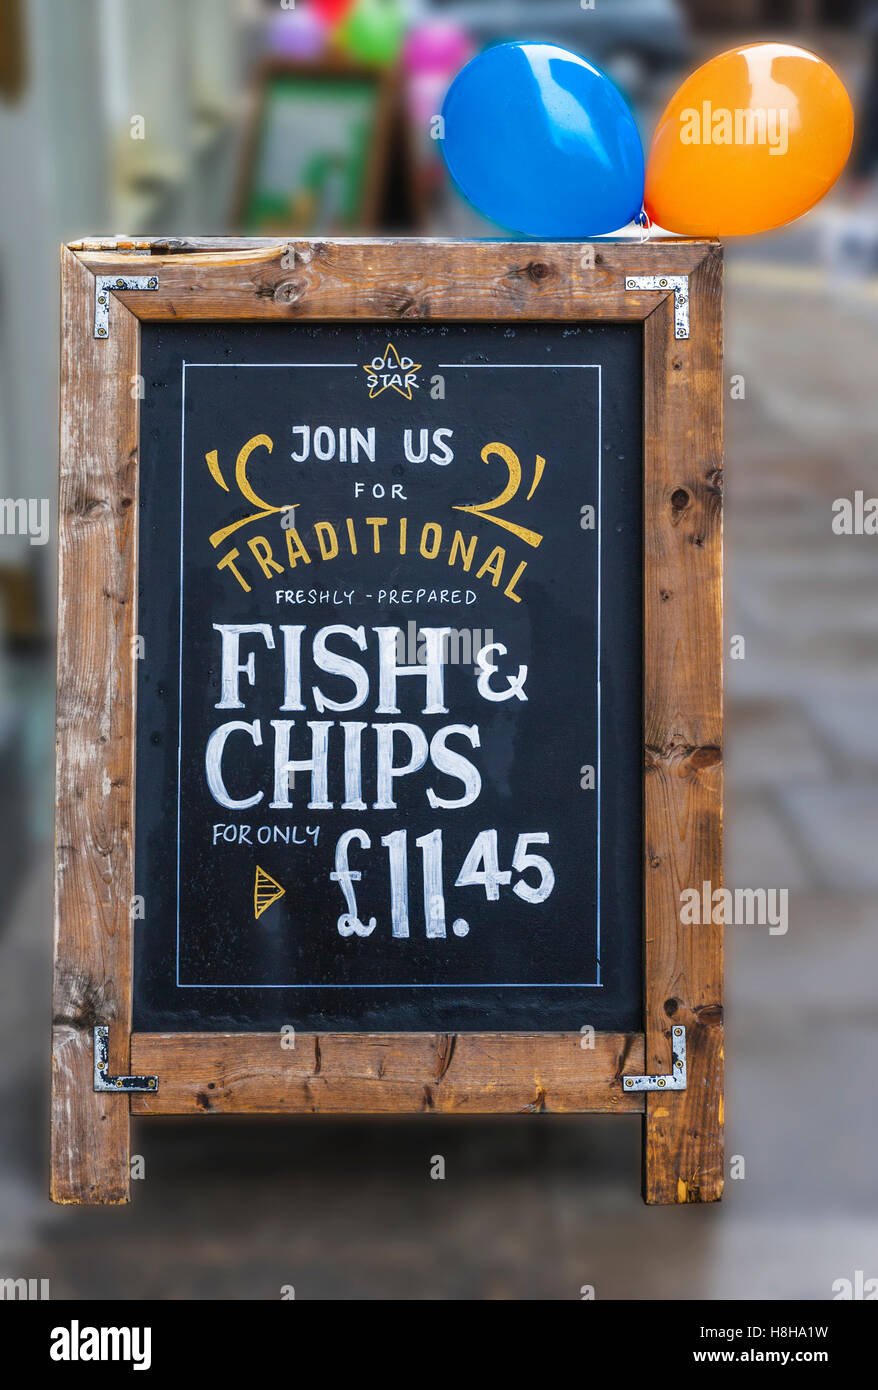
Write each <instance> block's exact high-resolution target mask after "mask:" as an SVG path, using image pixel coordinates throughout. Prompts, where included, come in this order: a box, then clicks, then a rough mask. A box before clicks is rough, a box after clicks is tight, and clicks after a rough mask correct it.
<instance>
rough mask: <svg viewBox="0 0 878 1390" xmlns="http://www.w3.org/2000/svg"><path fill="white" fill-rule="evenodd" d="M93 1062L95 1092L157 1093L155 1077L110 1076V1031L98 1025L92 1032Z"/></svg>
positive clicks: (157, 1084)
mask: <svg viewBox="0 0 878 1390" xmlns="http://www.w3.org/2000/svg"><path fill="white" fill-rule="evenodd" d="M94 1060H95V1083H94V1088H95V1090H96V1091H157V1090H158V1088H159V1079H158V1077H157V1076H111V1075H110V1030H109V1028H107V1027H106V1026H105V1025H98V1027H96V1028H95V1030H94Z"/></svg>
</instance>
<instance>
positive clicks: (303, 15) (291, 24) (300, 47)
mask: <svg viewBox="0 0 878 1390" xmlns="http://www.w3.org/2000/svg"><path fill="white" fill-rule="evenodd" d="M328 33H329V28H328V25H327V24H326V22H325V20H323V19H322V18H321V17H320V15H319V14H317V13H315V11H314V10H312V9H310V8H309V9H305V8H304V7H303V8H301V9H299V8H297V9H295V10H284V11H282V13H281V14H279V15H278V16H277V18H276V19H275V20H274V22H273V23H272V26H271V37H270V47H271V51H272V53H276V54H280V56H281V57H283V58H303V59H305V58H317V57H319V56H320V54H321V53H322V52H323V50H324V49H325V47H326V41H327V37H328Z"/></svg>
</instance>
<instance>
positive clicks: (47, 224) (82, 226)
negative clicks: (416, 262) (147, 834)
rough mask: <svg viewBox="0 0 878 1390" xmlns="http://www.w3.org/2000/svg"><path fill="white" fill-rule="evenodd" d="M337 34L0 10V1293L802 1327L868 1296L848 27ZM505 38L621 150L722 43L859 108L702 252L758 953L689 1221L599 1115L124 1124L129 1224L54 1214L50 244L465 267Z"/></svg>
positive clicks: (867, 803) (629, 1125) (861, 636)
mask: <svg viewBox="0 0 878 1390" xmlns="http://www.w3.org/2000/svg"><path fill="white" fill-rule="evenodd" d="M317 8H319V6H318V7H317ZM365 8H366V11H368V13H366V18H365V19H363V17H362V15H361V16H360V18H359V19H358V20H357V21H356V22H354V21H352V22H351V23H349V24H348V25H347V26H346V31H345V34H344V36H343V39H342V40H341V41H334V42H331V41H330V40H329V38H328V35H327V30H326V26H325V25H324V24H322V23H321V21H320V17H319V15H318V14H317V12H316V8H315V5H314V4H313V3H309V0H297V3H296V4H295V5H289V4H286V5H285V4H281V3H278V0H150V3H148V4H143V3H139V4H136V3H134V0H76V3H75V4H67V5H65V4H58V3H57V0H0V498H7V499H18V498H25V499H26V498H31V499H47V506H48V508H49V511H48V513H47V515H48V518H49V522H50V524H49V526H48V529H44V530H43V531H42V532H40V530H39V528H38V527H32V528H31V530H32V532H33V534H32V535H31V536H28V535H27V534H9V533H8V532H9V531H10V530H12V529H13V528H12V527H11V526H10V525H8V524H7V525H6V528H5V530H6V532H7V533H6V534H0V628H2V644H0V1277H2V1276H7V1275H8V1276H25V1277H39V1278H48V1279H50V1281H51V1289H52V1296H53V1297H56V1298H62V1297H72V1296H80V1297H88V1298H123V1299H128V1298H141V1297H157V1298H276V1297H278V1296H279V1290H280V1287H281V1285H284V1284H293V1285H294V1286H295V1288H296V1293H297V1297H300V1298H319V1297H326V1298H375V1299H397V1298H416V1299H417V1298H437V1299H447V1298H450V1299H459V1298H467V1299H495V1298H497V1299H503V1298H516V1299H518V1298H523V1299H530V1298H550V1299H555V1298H562V1299H563V1298H578V1297H579V1296H580V1288H581V1287H582V1286H583V1285H588V1284H590V1285H593V1286H594V1289H595V1292H596V1296H597V1297H598V1298H638V1299H644V1298H658V1299H662V1298H699V1297H708V1298H717V1297H731V1298H738V1299H742V1298H766V1299H771V1298H779V1297H791V1298H806V1299H824V1298H830V1297H832V1285H833V1283H834V1281H835V1280H838V1279H845V1278H846V1279H850V1280H852V1281H853V1280H854V1279H855V1277H856V1271H857V1270H862V1271H864V1273H865V1277H866V1278H869V1277H875V1276H878V1202H876V1197H878V1164H876V1162H875V1154H876V1145H878V1111H876V1106H875V1086H874V1076H875V1060H876V1051H875V1044H876V1038H878V1010H876V1003H875V980H876V966H878V934H876V926H878V906H876V890H878V853H876V845H878V784H876V764H878V740H876V738H875V736H874V711H875V710H876V707H878V637H876V634H878V582H876V581H878V558H876V553H878V552H876V546H878V540H876V538H874V537H868V536H853V537H841V536H837V535H835V534H834V533H833V531H832V526H831V522H832V503H833V501H834V500H835V499H836V498H839V497H852V496H853V494H854V492H855V491H856V490H857V489H862V490H863V491H864V493H865V495H866V496H867V497H868V496H870V495H871V493H872V492H878V488H875V486H874V479H875V474H876V459H878V391H876V381H878V169H876V165H878V6H876V5H875V4H873V3H865V4H864V3H857V0H595V3H594V4H593V6H589V5H585V4H583V5H581V4H580V3H579V0H430V2H429V3H428V0H422V3H418V4H415V3H412V4H409V5H406V4H404V3H399V4H396V3H392V2H391V0H374V3H373V4H372V5H371V7H370V6H366V7H365ZM504 39H536V40H540V39H543V40H545V39H548V40H551V41H556V42H559V43H561V44H563V45H565V46H567V47H570V48H573V49H575V50H577V51H578V52H580V53H583V54H584V55H586V56H588V57H590V58H593V59H594V60H595V61H597V63H598V64H599V65H600V66H602V67H604V68H605V69H606V70H607V71H608V72H609V73H610V74H611V75H612V76H614V77H615V78H616V80H617V81H618V82H619V84H620V85H621V86H622V88H623V90H625V92H626V93H627V94H628V96H629V97H630V99H631V101H632V104H633V105H634V108H635V110H636V114H637V117H638V120H639V122H640V124H641V128H642V132H643V134H644V139H645V141H646V142H647V143H648V140H649V136H650V134H651V131H652V128H653V126H654V123H655V120H656V117H657V115H658V114H659V112H660V110H661V108H662V105H663V103H664V101H665V100H666V99H667V97H668V96H669V95H670V94H671V92H672V91H673V89H674V88H675V86H676V85H677V84H678V83H679V81H680V80H682V78H683V77H684V76H685V75H686V74H687V73H688V72H689V71H691V70H692V69H693V68H694V67H695V66H697V65H698V63H699V62H701V61H704V60H705V59H706V58H708V57H710V56H712V55H714V54H716V53H718V52H721V51H722V50H723V49H724V48H728V47H731V46H733V45H735V44H737V43H739V42H740V41H744V40H753V39H780V40H788V41H792V42H795V43H799V44H802V45H803V46H805V47H810V48H813V49H814V50H815V51H816V52H818V53H819V54H820V55H821V56H822V57H824V58H826V59H827V60H828V61H829V62H830V63H832V64H833V65H834V66H835V67H836V70H837V71H838V72H839V74H840V75H841V77H842V78H843V80H844V81H845V82H846V84H847V86H848V89H849V91H850V92H851V94H852V96H853V99H854V102H855V106H856V108H857V114H858V128H859V129H858V140H857V145H856V148H855V154H854V157H853V159H852V162H851V164H850V165H849V168H848V171H847V174H846V175H845V177H844V179H843V181H842V182H841V184H840V185H839V186H838V188H837V189H836V191H835V192H834V193H833V194H832V195H831V197H830V198H829V199H828V200H827V201H826V202H825V203H824V204H822V205H821V206H820V207H819V208H818V209H817V210H816V211H815V212H813V213H812V214H810V215H809V216H808V217H807V218H805V219H803V220H802V221H801V222H799V223H797V224H796V225H794V226H793V227H791V228H789V229H787V230H785V231H783V232H781V233H776V234H773V235H772V236H770V237H765V238H755V239H750V240H748V241H746V242H739V243H735V242H731V243H730V244H728V246H727V268H728V278H727V359H726V372H727V380H728V385H729V391H728V393H727V400H726V419H727V499H728V503H727V531H726V536H727V547H726V565H727V626H726V632H727V640H728V639H729V638H730V637H731V636H732V635H741V636H743V637H744V638H745V643H746V645H745V657H744V659H743V660H733V661H732V660H730V661H729V662H728V669H727V691H728V706H727V713H728V761H727V811H726V824H727V882H728V883H729V885H730V886H735V885H736V884H740V885H742V886H757V885H761V886H765V887H777V888H788V889H789V890H790V922H791V925H790V930H789V933H788V935H787V936H785V937H779V936H776V937H770V936H769V935H768V934H767V932H766V931H764V930H760V929H759V928H737V929H736V928H732V929H729V930H728V931H727V943H728V1010H727V1017H728V1047H727V1064H728V1097H727V1105H726V1121H727V1139H728V1154H729V1156H730V1159H731V1158H732V1156H734V1159H735V1161H734V1162H733V1163H731V1164H730V1176H731V1177H732V1180H731V1181H729V1182H728V1185H727V1189H726V1192H727V1196H726V1200H725V1202H724V1204H723V1205H722V1207H721V1208H704V1209H699V1208H691V1209H679V1210H676V1209H674V1210H659V1209H657V1210H647V1209H646V1208H644V1207H642V1206H641V1205H640V1198H639V1154H640V1132H639V1122H638V1121H637V1120H636V1119H635V1118H634V1117H631V1118H628V1117H624V1118H623V1117H619V1118H616V1119H609V1118H607V1117H602V1116H598V1117H592V1118H589V1117H583V1118H580V1119H577V1118H552V1117H550V1116H547V1117H544V1118H541V1119H539V1120H535V1119H534V1118H532V1117H527V1118H524V1117H523V1118H520V1119H519V1118H513V1119H500V1120H474V1119H468V1120H458V1121H452V1120H448V1119H436V1118H432V1117H429V1118H426V1117H425V1118H418V1119H417V1120H411V1121H409V1120H397V1121H391V1120H386V1119H384V1120H380V1121H375V1120H350V1121H340V1120H328V1119H320V1118H304V1119H302V1120H297V1121H292V1122H291V1121H283V1122H275V1121H271V1120H263V1121H259V1122H247V1123H241V1122H237V1121H232V1120H218V1121H213V1122H208V1121H206V1120H204V1119H199V1120H198V1121H193V1122H191V1123H188V1122H177V1121H160V1120H158V1121H156V1120H153V1121H151V1122H149V1123H146V1124H143V1123H141V1124H139V1125H136V1126H135V1129H134V1137H133V1150H134V1152H135V1153H137V1154H140V1155H141V1156H142V1157H143V1160H144V1168H145V1180H144V1181H143V1182H142V1183H135V1184H134V1200H133V1203H132V1205H131V1207H130V1208H127V1209H107V1210H100V1209H96V1210H89V1209H72V1208H71V1209H64V1208H53V1207H52V1206H50V1204H49V1202H48V1198H47V1195H46V1194H47V1124H48V1118H47V1114H48V1110H47V1085H48V1074H49V1068H48V1057H49V1030H50V1012H51V1010H50V957H51V936H52V928H51V920H52V911H51V876H52V869H51V835H52V756H53V718H54V708H53V704H54V672H53V644H54V633H53V622H54V549H55V536H56V495H57V488H56V472H57V389H58V388H57V382H58V272H57V265H58V247H59V244H60V243H61V242H64V241H69V240H72V239H74V238H77V237H81V236H88V235H107V234H123V235H156V236H161V235H183V234H193V235H222V234H230V233H246V234H252V235H263V236H271V235H274V234H275V233H277V234H279V235H288V234H299V235H307V234H309V233H322V234H328V233H336V234H355V233H358V232H364V231H369V232H375V233H400V234H415V235H424V236H443V235H453V236H490V235H497V234H498V229H497V228H495V227H492V226H491V225H490V224H488V223H486V222H484V221H483V220H482V219H481V218H480V217H479V215H478V214H477V213H475V212H474V211H473V210H472V209H471V208H470V207H469V206H468V205H467V204H465V203H464V201H463V200H462V199H461V198H460V197H459V196H458V195H457V194H456V193H455V192H454V190H453V189H452V188H451V187H450V185H449V182H448V179H447V178H446V176H445V174H444V172H443V165H442V160H441V154H440V151H439V145H438V143H437V141H436V139H435V138H434V135H435V127H434V125H433V117H434V116H435V115H436V113H437V112H438V111H439V110H440V109H441V101H442V96H443V93H444V90H445V88H446V87H447V85H448V82H449V80H450V78H451V77H452V76H453V74H454V73H455V72H456V70H457V69H458V68H459V67H460V66H461V65H462V63H463V62H464V61H466V59H467V57H468V56H470V54H472V53H474V52H476V51H478V50H479V49H480V48H482V47H484V46H485V45H486V44H490V43H493V42H497V41H500V40H504ZM733 378H734V379H735V380H734V382H733ZM17 529H18V530H19V531H20V530H21V529H22V528H17ZM41 542H45V543H41ZM434 1154H442V1155H444V1156H445V1159H446V1165H447V1177H446V1180H445V1181H444V1182H436V1181H431V1179H430V1176H429V1172H430V1162H431V1157H432V1155H434ZM735 1175H736V1176H735Z"/></svg>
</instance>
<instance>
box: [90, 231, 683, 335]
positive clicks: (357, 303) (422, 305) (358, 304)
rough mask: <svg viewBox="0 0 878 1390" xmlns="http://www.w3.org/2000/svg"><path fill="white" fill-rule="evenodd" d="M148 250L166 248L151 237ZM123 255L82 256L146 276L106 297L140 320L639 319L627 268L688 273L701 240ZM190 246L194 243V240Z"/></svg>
mask: <svg viewBox="0 0 878 1390" xmlns="http://www.w3.org/2000/svg"><path fill="white" fill-rule="evenodd" d="M154 245H155V246H163V245H164V246H169V245H170V243H168V242H164V243H162V242H158V243H155V244H154ZM188 245H189V246H190V247H191V248H192V249H190V250H189V251H188V252H187V253H186V254H184V255H180V254H164V255H163V254H152V255H150V256H149V257H148V259H147V258H146V257H140V256H138V257H137V258H133V257H131V256H125V255H118V254H114V253H113V252H111V251H108V252H102V251H82V252H81V253H79V254H80V255H81V257H82V260H83V262H84V263H85V264H86V265H88V267H89V268H90V269H91V270H92V271H93V272H94V273H95V274H98V275H125V274H132V273H134V272H133V271H132V265H134V264H136V265H137V267H138V270H140V269H141V267H148V270H149V273H150V274H151V275H157V276H158V281H159V284H158V289H157V290H155V291H151V292H149V293H138V292H137V291H131V292H129V293H126V292H124V291H122V292H120V293H119V295H118V298H119V299H120V300H121V301H122V302H123V303H125V304H128V306H129V307H130V308H131V309H132V312H134V313H136V314H137V316H138V317H139V318H142V319H214V318H215V319H228V320H242V319H243V320H275V321H277V320H290V321H295V320H299V319H305V320H307V319H320V320H324V321H333V320H348V319H372V320H376V319H377V320H391V321H393V320H403V321H406V320H413V321H419V320H427V321H429V320H431V319H463V320H466V319H469V320H472V321H488V320H492V319H531V320H539V319H555V320H585V319H616V320H623V319H628V320H630V319H643V318H646V317H647V315H649V314H651V313H652V311H653V310H654V309H655V307H656V303H657V300H658V299H659V297H660V296H659V295H657V294H656V293H655V292H652V291H633V290H626V289H625V277H626V274H627V275H639V274H655V273H656V272H657V271H658V270H661V271H662V272H667V273H671V274H688V273H690V272H691V271H692V270H694V268H695V267H696V266H697V265H698V264H699V262H700V261H701V260H702V258H703V256H704V245H705V244H704V242H690V241H682V240H680V241H677V240H670V241H662V242H651V243H647V244H644V245H632V244H630V243H613V242H606V243H598V244H597V245H595V246H594V247H591V248H589V253H592V252H593V259H594V266H593V268H591V267H590V266H589V265H588V264H587V261H588V260H590V259H591V254H589V255H586V254H585V248H584V247H583V246H582V245H581V244H579V243H571V242H538V243H528V242H518V241H516V242H463V243H462V242H448V241H379V240H376V241H348V240H345V239H343V238H339V239H335V240H332V241H320V240H291V241H290V242H288V243H283V242H281V243H277V242H275V243H274V244H269V245H267V246H266V245H264V244H262V243H258V244H256V245H252V246H250V244H249V243H247V245H248V246H250V249H242V247H241V245H240V244H235V245H234V246H233V248H232V249H229V250H226V251H219V250H217V249H216V248H215V246H213V245H210V247H209V249H204V250H199V249H194V247H193V244H192V243H188ZM196 245H197V244H196Z"/></svg>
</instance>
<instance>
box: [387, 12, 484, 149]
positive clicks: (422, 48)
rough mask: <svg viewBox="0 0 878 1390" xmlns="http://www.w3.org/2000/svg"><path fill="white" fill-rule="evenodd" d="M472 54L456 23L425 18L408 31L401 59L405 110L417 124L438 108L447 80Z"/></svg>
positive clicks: (425, 124) (471, 46) (426, 121)
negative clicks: (405, 97)
mask: <svg viewBox="0 0 878 1390" xmlns="http://www.w3.org/2000/svg"><path fill="white" fill-rule="evenodd" d="M472 54H473V44H472V41H471V40H470V37H469V35H468V34H467V33H466V31H465V30H464V29H461V28H460V26H459V25H458V24H453V23H451V22H450V21H447V20H441V19H440V20H429V21H427V23H425V24H419V25H418V26H417V28H415V29H413V30H412V32H411V33H410V34H409V36H408V38H407V39H406V42H405V47H404V48H403V52H402V60H403V65H404V67H405V71H406V74H407V77H408V83H407V86H408V106H409V111H410V112H411V115H412V119H413V120H414V122H415V124H416V125H417V126H420V127H423V126H428V125H429V124H430V122H431V121H432V119H433V117H434V116H436V115H438V113H439V112H440V111H441V110H442V98H443V97H444V96H445V93H446V91H447V89H448V87H449V86H450V84H451V79H452V78H453V77H454V76H455V75H456V73H457V72H459V70H460V69H461V68H462V67H463V65H464V63H467V62H469V60H470V58H471V57H472Z"/></svg>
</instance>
